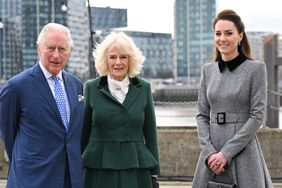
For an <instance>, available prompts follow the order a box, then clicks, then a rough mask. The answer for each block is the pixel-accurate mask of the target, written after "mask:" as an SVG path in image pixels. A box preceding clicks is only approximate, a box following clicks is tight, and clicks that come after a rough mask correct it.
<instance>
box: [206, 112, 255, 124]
mask: <svg viewBox="0 0 282 188" xmlns="http://www.w3.org/2000/svg"><path fill="white" fill-rule="evenodd" d="M223 114H224V116H225V117H224V119H225V122H224V123H236V122H238V123H245V122H246V121H248V119H249V117H250V114H236V113H223V112H222V113H217V114H215V113H212V114H211V119H210V121H211V122H212V123H218V121H220V120H218V118H223V117H222V116H223Z"/></svg>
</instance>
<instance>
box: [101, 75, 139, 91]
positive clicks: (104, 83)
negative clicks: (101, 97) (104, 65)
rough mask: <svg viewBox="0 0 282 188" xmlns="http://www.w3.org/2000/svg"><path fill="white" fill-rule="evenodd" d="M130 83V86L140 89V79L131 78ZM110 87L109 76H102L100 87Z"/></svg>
mask: <svg viewBox="0 0 282 188" xmlns="http://www.w3.org/2000/svg"><path fill="white" fill-rule="evenodd" d="M129 81H130V85H133V86H136V87H140V86H141V84H140V81H139V78H138V77H133V78H129ZM107 85H108V80H107V76H101V77H100V79H99V82H98V87H99V88H101V87H105V86H107Z"/></svg>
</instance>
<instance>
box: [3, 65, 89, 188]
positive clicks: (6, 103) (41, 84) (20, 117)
mask: <svg viewBox="0 0 282 188" xmlns="http://www.w3.org/2000/svg"><path fill="white" fill-rule="evenodd" d="M63 78H64V83H65V88H66V92H67V95H68V100H69V104H70V122H69V129H68V131H67V132H66V130H65V128H64V124H63V122H62V120H61V118H60V113H59V110H58V108H57V105H56V101H55V99H54V97H53V95H52V91H51V90H50V87H49V85H48V82H47V80H46V78H45V77H44V75H43V72H42V70H41V69H40V66H39V65H38V64H37V65H35V66H33V67H31V68H29V69H26V70H25V71H23V72H22V73H20V74H18V75H16V76H15V77H13V78H12V79H10V80H9V81H8V82H7V83H6V85H5V86H4V88H3V89H2V90H1V92H0V130H1V136H2V139H3V141H4V145H5V148H6V151H7V154H8V156H9V159H10V169H9V174H8V182H7V187H8V188H27V187H28V188H39V187H40V188H45V187H46V188H62V187H63V184H64V171H65V165H66V164H65V162H68V165H69V171H70V177H71V183H72V187H73V188H81V187H82V160H81V149H80V137H81V129H82V123H83V106H84V105H83V101H82V100H79V99H81V97H79V96H80V95H81V96H82V95H83V85H82V83H81V82H80V81H79V80H78V79H77V78H75V77H74V76H72V75H71V74H69V73H67V72H65V71H63ZM66 155H67V157H68V160H66Z"/></svg>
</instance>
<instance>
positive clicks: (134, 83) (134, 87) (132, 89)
mask: <svg viewBox="0 0 282 188" xmlns="http://www.w3.org/2000/svg"><path fill="white" fill-rule="evenodd" d="M129 80H130V85H129V90H128V93H127V96H126V97H125V100H124V101H123V103H122V104H121V105H123V106H124V107H125V108H126V109H128V108H130V106H131V105H132V104H133V102H134V101H135V99H136V97H137V96H138V95H139V94H140V92H141V89H140V87H141V84H140V82H139V80H138V78H137V77H134V78H130V79H129ZM98 88H99V89H100V91H101V92H102V93H104V94H105V95H106V96H108V97H109V98H111V99H112V100H114V101H116V102H117V103H119V104H120V102H119V101H118V100H117V99H116V98H114V97H113V96H112V95H111V93H110V91H109V88H108V82H107V76H103V77H101V78H100V80H99V82H98Z"/></svg>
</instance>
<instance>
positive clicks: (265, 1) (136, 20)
mask: <svg viewBox="0 0 282 188" xmlns="http://www.w3.org/2000/svg"><path fill="white" fill-rule="evenodd" d="M174 1H175V0H90V4H91V6H96V7H111V8H125V9H127V14H128V15H127V16H128V29H129V30H134V31H147V32H156V33H173V25H174V17H173V7H174ZM216 2H217V12H219V11H221V10H223V9H226V8H228V9H233V10H234V11H235V12H237V13H238V14H239V15H240V17H241V19H242V20H243V22H244V24H245V28H246V31H272V32H277V33H282V9H281V7H282V6H281V5H282V1H280V0H216Z"/></svg>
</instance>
